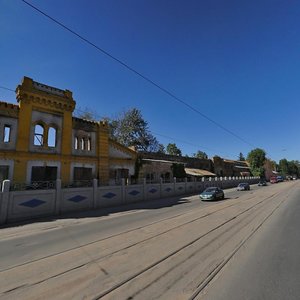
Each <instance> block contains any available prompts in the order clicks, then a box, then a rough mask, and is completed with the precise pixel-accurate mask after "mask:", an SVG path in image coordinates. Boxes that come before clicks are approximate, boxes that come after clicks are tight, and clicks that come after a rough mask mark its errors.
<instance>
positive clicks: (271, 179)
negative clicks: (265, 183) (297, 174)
mask: <svg viewBox="0 0 300 300" xmlns="http://www.w3.org/2000/svg"><path fill="white" fill-rule="evenodd" d="M270 182H271V183H277V182H278V180H277V177H276V176H272V177H271V178H270Z"/></svg>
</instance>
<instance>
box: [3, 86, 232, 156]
mask: <svg viewBox="0 0 300 300" xmlns="http://www.w3.org/2000/svg"><path fill="white" fill-rule="evenodd" d="M0 88H2V89H5V90H8V91H11V92H15V91H14V90H13V89H10V88H7V87H4V86H0ZM74 111H75V112H79V113H86V112H87V110H82V109H79V108H75V109H74ZM92 114H93V116H96V117H97V116H100V115H99V114H98V113H95V112H93V113H92ZM78 117H79V118H80V115H79V116H78ZM98 119H103V117H101V116H100V118H98ZM151 133H152V134H154V135H157V136H161V137H164V138H167V139H169V140H173V141H175V142H179V143H183V144H187V145H190V146H193V147H195V148H196V149H206V150H209V151H212V152H215V151H216V152H218V153H223V154H225V153H224V152H222V151H221V152H220V151H219V150H216V149H212V148H209V147H206V146H202V145H196V144H194V143H191V142H188V141H184V140H180V139H178V138H174V137H171V136H168V135H165V134H162V133H158V132H153V131H151ZM226 155H228V153H227V154H226Z"/></svg>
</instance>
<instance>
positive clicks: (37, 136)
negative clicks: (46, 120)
mask: <svg viewBox="0 0 300 300" xmlns="http://www.w3.org/2000/svg"><path fill="white" fill-rule="evenodd" d="M33 143H34V145H35V146H43V144H44V127H43V126H42V125H40V124H37V125H35V127H34V142H33Z"/></svg>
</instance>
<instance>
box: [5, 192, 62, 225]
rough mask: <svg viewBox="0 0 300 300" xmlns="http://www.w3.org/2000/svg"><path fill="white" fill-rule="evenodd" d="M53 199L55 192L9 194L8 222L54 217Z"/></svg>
mask: <svg viewBox="0 0 300 300" xmlns="http://www.w3.org/2000/svg"><path fill="white" fill-rule="evenodd" d="M55 197H56V191H55V190H35V191H20V192H11V193H10V195H9V204H8V215H7V220H8V222H9V221H17V220H23V219H31V218H36V217H42V216H49V215H54V214H55Z"/></svg>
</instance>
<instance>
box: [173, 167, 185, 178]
mask: <svg viewBox="0 0 300 300" xmlns="http://www.w3.org/2000/svg"><path fill="white" fill-rule="evenodd" d="M171 169H172V172H173V176H174V177H176V178H185V177H186V173H185V170H184V165H183V164H172V166H171Z"/></svg>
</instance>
